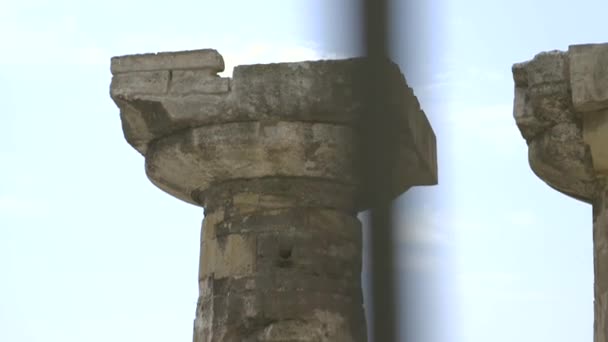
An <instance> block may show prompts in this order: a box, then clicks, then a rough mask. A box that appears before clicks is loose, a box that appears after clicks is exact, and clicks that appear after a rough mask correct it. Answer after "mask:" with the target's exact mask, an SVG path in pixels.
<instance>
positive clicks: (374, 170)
mask: <svg viewBox="0 0 608 342" xmlns="http://www.w3.org/2000/svg"><path fill="white" fill-rule="evenodd" d="M387 2H388V1H387V0H364V5H363V6H364V8H363V9H364V10H363V28H364V30H363V38H364V49H365V50H364V51H365V54H366V57H368V58H369V60H370V63H369V68H368V69H367V70H366V74H365V77H364V79H363V82H364V84H363V89H364V91H365V94H366V95H367V101H366V104H365V105H366V111H365V112H364V113H365V114H364V116H363V118H362V121H363V126H362V127H363V128H364V129H363V136H364V139H363V144H362V147H361V148H362V152H363V168H364V169H365V170H364V174H365V175H366V178H365V179H366V181H367V182H369V184H368V185H367V186H366V188H367V189H368V192H367V193H366V196H369V197H371V198H370V200H371V203H372V205H371V213H370V214H371V215H370V223H371V244H370V250H371V274H372V283H371V287H372V317H369V320H370V322H371V336H372V337H373V341H374V342H393V341H396V329H395V321H396V317H395V296H394V291H395V279H394V276H393V273H394V265H393V264H394V260H393V237H392V225H391V207H390V206H391V201H390V195H389V193H390V186H391V184H390V177H387V175H388V174H389V172H390V164H391V160H395V159H394V158H395V156H396V153H395V148H396V146H392V145H391V144H390V142H389V141H388V134H386V133H387V132H389V131H390V127H387V124H388V122H389V120H386V116H385V115H383V114H385V113H384V110H383V109H384V108H387V102H388V98H387V94H388V93H389V91H387V87H389V86H390V83H389V79H388V77H387V76H388V75H387V73H386V67H383V65H385V63H386V61H387V59H388V25H387V10H388V8H387Z"/></svg>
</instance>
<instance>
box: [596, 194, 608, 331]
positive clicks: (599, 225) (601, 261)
mask: <svg viewBox="0 0 608 342" xmlns="http://www.w3.org/2000/svg"><path fill="white" fill-rule="evenodd" d="M593 260H594V277H595V280H594V294H595V303H594V308H595V310H594V313H595V321H594V331H595V336H594V342H606V341H608V187H607V186H606V184H604V187H603V189H602V190H601V192H600V194H599V196H598V198H597V200H596V202H595V203H594V204H593Z"/></svg>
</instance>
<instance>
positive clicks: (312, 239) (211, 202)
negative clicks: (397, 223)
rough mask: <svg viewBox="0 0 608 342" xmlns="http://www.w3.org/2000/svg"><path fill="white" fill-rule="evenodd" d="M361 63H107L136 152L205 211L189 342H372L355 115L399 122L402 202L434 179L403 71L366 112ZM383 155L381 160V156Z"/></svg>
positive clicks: (430, 151)
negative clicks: (380, 108)
mask: <svg viewBox="0 0 608 342" xmlns="http://www.w3.org/2000/svg"><path fill="white" fill-rule="evenodd" d="M365 63H366V61H365V60H364V59H351V60H342V61H318V62H301V63H279V64H268V65H250V66H239V67H236V68H235V70H234V73H233V78H232V79H229V78H221V77H219V76H217V73H218V72H220V71H222V70H223V68H224V64H223V60H222V57H221V56H220V55H219V53H217V52H216V51H214V50H197V51H185V52H175V53H160V54H148V55H134V56H124V57H116V58H113V59H112V72H113V74H114V77H113V79H112V86H111V96H112V99H113V100H114V101H115V103H116V104H117V105H118V107H119V108H120V112H121V120H122V123H123V130H124V133H125V137H126V139H127V141H128V142H129V143H130V144H131V145H132V146H133V147H134V148H135V149H137V150H138V151H139V152H140V153H141V154H143V155H144V156H145V159H146V174H147V176H148V178H149V179H150V180H151V181H152V182H153V183H154V184H155V185H156V186H158V187H159V188H160V189H162V190H164V191H166V192H167V193H169V194H171V195H173V196H174V197H177V198H179V199H182V200H184V201H186V202H188V203H191V204H194V205H198V206H202V207H204V208H205V220H204V222H203V229H202V238H201V260H200V268H199V301H198V305H197V310H196V319H195V322H194V341H195V342H211V341H237V342H241V341H337V342H340V341H365V340H366V328H365V317H364V311H363V306H362V304H363V298H362V292H361V275H360V273H361V245H362V242H361V227H360V222H359V221H358V220H357V218H356V214H357V212H359V211H361V210H364V209H366V208H367V203H366V200H365V198H364V196H362V195H361V194H363V193H365V192H366V191H368V189H364V188H363V186H362V184H367V182H364V181H365V180H364V179H362V175H361V174H360V169H361V167H360V166H361V165H360V160H361V159H360V156H359V147H360V146H361V144H362V143H365V142H363V141H361V139H360V136H361V135H360V129H361V127H360V125H359V118H360V117H361V115H377V116H378V120H390V122H391V123H392V125H391V127H393V128H392V130H391V131H390V132H386V133H387V135H389V136H390V137H391V139H392V141H393V142H394V143H395V144H399V146H400V152H401V153H400V155H399V158H398V160H395V162H394V165H393V167H392V168H391V169H390V170H387V171H386V177H389V178H390V179H391V180H393V183H394V185H395V187H394V196H397V195H399V194H401V193H402V192H404V191H406V190H407V189H408V188H409V187H411V186H413V185H432V184H435V183H436V181H437V165H436V154H435V136H434V134H433V131H432V129H431V128H430V125H429V124H428V121H427V120H426V117H425V115H424V113H423V112H422V111H421V110H420V107H419V105H418V102H417V100H416V98H415V97H414V96H413V93H412V91H411V89H410V88H408V87H407V84H406V83H405V79H404V78H403V76H402V75H401V73H400V72H399V69H398V67H397V66H396V65H394V64H392V63H389V62H387V64H386V67H387V68H390V70H391V72H392V74H393V75H394V80H393V81H394V83H393V84H391V85H388V86H387V91H389V92H390V93H391V95H392V96H391V98H392V107H391V110H389V111H388V112H386V113H373V114H372V113H362V112H361V107H362V106H361V104H362V103H361V93H360V87H359V86H358V85H360V82H361V81H362V80H361V79H359V78H358V77H359V75H360V72H359V71H360V69H361V68H362V66H364V64H365ZM378 153H382V151H378Z"/></svg>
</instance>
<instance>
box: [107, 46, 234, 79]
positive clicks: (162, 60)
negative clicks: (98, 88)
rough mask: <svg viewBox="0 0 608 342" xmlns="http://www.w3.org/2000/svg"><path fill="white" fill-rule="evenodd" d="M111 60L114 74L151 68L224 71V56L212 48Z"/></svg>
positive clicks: (122, 57) (150, 69) (130, 56)
mask: <svg viewBox="0 0 608 342" xmlns="http://www.w3.org/2000/svg"><path fill="white" fill-rule="evenodd" d="M111 62H112V63H111V67H110V69H111V71H112V74H114V75H116V74H120V73H125V72H134V71H152V70H183V69H192V70H209V72H210V73H213V74H215V73H218V72H222V71H224V58H222V56H221V55H220V54H219V53H218V52H217V51H216V50H212V49H204V50H191V51H180V52H160V53H146V54H140V55H129V56H120V57H113V58H112V61H111Z"/></svg>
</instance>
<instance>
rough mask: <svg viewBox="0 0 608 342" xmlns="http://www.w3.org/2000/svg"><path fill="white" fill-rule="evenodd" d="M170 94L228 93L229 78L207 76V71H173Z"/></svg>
mask: <svg viewBox="0 0 608 342" xmlns="http://www.w3.org/2000/svg"><path fill="white" fill-rule="evenodd" d="M169 88H170V90H169V93H170V94H180V95H188V94H222V93H227V92H228V91H230V78H224V77H218V76H215V75H211V76H210V75H209V73H208V72H207V70H175V71H173V72H172V73H171V84H170V87H169Z"/></svg>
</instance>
